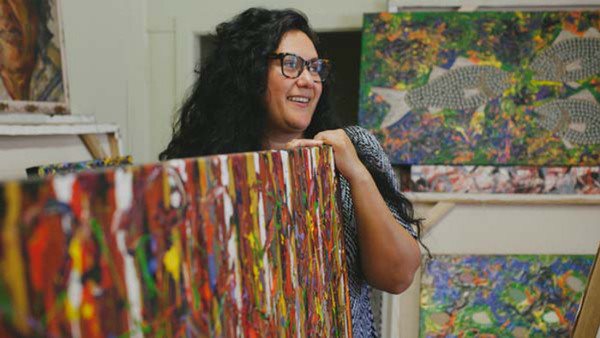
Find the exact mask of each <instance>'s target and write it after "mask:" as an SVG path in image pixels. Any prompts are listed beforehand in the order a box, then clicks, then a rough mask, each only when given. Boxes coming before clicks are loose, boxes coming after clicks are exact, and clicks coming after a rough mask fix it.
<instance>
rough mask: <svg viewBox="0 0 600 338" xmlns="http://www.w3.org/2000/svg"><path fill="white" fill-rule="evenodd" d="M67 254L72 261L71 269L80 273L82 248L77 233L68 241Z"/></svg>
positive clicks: (81, 268) (81, 270) (81, 269)
mask: <svg viewBox="0 0 600 338" xmlns="http://www.w3.org/2000/svg"><path fill="white" fill-rule="evenodd" d="M69 256H71V260H72V261H73V270H75V271H77V272H79V273H82V272H83V249H82V247H81V241H79V238H77V235H75V236H73V239H72V240H71V243H69Z"/></svg>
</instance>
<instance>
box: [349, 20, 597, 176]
mask: <svg viewBox="0 0 600 338" xmlns="http://www.w3.org/2000/svg"><path fill="white" fill-rule="evenodd" d="M599 29H600V12H597V11H580V12H564V11H563V12H561V11H555V12H473V13H460V12H440V13H431V12H406V13H395V14H391V13H380V14H368V15H365V18H364V29H363V41H362V58H361V78H360V95H359V97H360V99H359V101H360V102H359V121H360V124H361V125H363V126H364V127H366V128H369V129H372V130H373V131H374V133H375V134H376V135H377V136H378V137H379V139H380V141H381V143H382V145H383V147H384V150H385V151H386V152H387V153H388V155H389V156H390V158H391V160H392V162H393V163H394V164H398V165H402V164H404V165H412V164H457V165H458V164H463V165H546V166H569V165H590V166H591V165H598V164H599V163H600V104H599V103H598V99H599V98H600V93H599V91H598V90H599V89H600V78H599V75H600V57H599V55H600V54H599V52H598V51H599V50H600V32H599Z"/></svg>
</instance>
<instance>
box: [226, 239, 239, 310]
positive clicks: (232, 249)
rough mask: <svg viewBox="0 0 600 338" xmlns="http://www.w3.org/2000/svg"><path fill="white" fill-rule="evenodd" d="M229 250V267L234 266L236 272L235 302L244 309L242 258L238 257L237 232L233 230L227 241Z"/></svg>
mask: <svg viewBox="0 0 600 338" xmlns="http://www.w3.org/2000/svg"><path fill="white" fill-rule="evenodd" d="M227 252H228V256H229V267H232V266H233V270H234V272H235V290H234V294H235V302H236V305H237V309H238V310H241V309H242V287H241V284H242V278H241V275H240V260H239V258H238V249H237V234H236V233H235V232H233V233H232V234H231V237H229V240H228V241H227Z"/></svg>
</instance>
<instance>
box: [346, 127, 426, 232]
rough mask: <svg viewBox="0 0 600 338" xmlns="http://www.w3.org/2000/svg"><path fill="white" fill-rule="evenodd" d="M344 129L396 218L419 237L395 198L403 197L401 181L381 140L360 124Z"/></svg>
mask: <svg viewBox="0 0 600 338" xmlns="http://www.w3.org/2000/svg"><path fill="white" fill-rule="evenodd" d="M344 131H345V132H346V134H347V135H348V137H349V138H350V140H351V141H352V143H353V144H354V148H355V149H356V152H357V154H358V157H359V158H360V160H361V161H362V162H363V164H364V165H365V166H366V167H367V169H368V170H369V172H370V173H371V175H372V176H373V179H374V180H375V183H376V185H377V189H379V192H380V193H381V196H383V199H384V200H385V203H386V204H387V206H388V208H389V209H390V211H391V212H392V215H394V218H396V220H397V221H398V223H400V224H401V225H402V226H403V227H404V228H405V229H406V230H407V231H408V232H409V233H410V234H411V235H412V236H413V237H414V238H417V233H416V232H415V230H414V229H413V227H412V226H411V225H410V224H409V223H408V222H406V220H404V219H403V218H402V216H401V208H402V205H401V204H400V203H399V198H393V197H401V198H403V196H402V193H401V192H400V183H399V181H398V178H397V177H396V174H395V173H394V169H393V168H392V164H391V163H390V160H389V158H388V157H387V155H386V154H385V153H384V151H383V148H382V147H381V145H380V144H379V141H377V139H376V138H375V136H373V135H372V134H371V133H369V131H367V130H366V129H364V128H362V127H359V126H351V127H346V128H344Z"/></svg>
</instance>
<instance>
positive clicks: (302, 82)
mask: <svg viewBox="0 0 600 338" xmlns="http://www.w3.org/2000/svg"><path fill="white" fill-rule="evenodd" d="M297 83H298V86H300V87H309V88H312V87H314V85H315V81H314V80H313V77H312V75H311V74H310V72H309V71H308V69H307V68H306V67H304V68H303V69H302V72H301V73H300V76H298V80H297Z"/></svg>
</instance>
